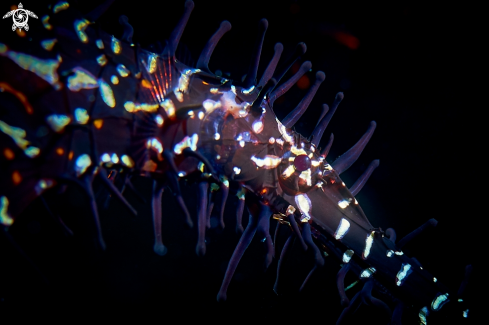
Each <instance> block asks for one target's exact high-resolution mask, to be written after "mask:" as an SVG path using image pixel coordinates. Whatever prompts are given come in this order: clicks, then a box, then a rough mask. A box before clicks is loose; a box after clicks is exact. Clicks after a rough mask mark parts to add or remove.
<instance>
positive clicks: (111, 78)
mask: <svg viewBox="0 0 489 325" xmlns="http://www.w3.org/2000/svg"><path fill="white" fill-rule="evenodd" d="M110 82H112V84H114V85H117V84H118V83H119V78H117V76H112V77H110Z"/></svg>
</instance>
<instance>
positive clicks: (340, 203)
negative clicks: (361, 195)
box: [338, 199, 351, 209]
mask: <svg viewBox="0 0 489 325" xmlns="http://www.w3.org/2000/svg"><path fill="white" fill-rule="evenodd" d="M350 201H351V199H348V200H345V199H343V200H341V201H338V206H339V207H340V208H342V209H346V207H348V206H349V205H350Z"/></svg>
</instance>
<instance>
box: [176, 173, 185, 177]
mask: <svg viewBox="0 0 489 325" xmlns="http://www.w3.org/2000/svg"><path fill="white" fill-rule="evenodd" d="M185 175H187V173H185V172H178V177H185Z"/></svg>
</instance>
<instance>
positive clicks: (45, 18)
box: [41, 15, 53, 30]
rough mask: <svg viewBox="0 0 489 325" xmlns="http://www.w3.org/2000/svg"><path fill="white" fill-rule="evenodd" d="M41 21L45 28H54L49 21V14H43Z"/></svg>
mask: <svg viewBox="0 0 489 325" xmlns="http://www.w3.org/2000/svg"><path fill="white" fill-rule="evenodd" d="M41 21H42V25H43V26H44V28H46V29H47V30H51V29H53V25H51V24H50V23H49V16H48V15H46V16H42V17H41Z"/></svg>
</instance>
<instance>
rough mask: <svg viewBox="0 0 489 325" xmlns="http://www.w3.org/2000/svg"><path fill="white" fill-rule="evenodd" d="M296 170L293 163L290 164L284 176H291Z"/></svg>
mask: <svg viewBox="0 0 489 325" xmlns="http://www.w3.org/2000/svg"><path fill="white" fill-rule="evenodd" d="M294 172H295V168H294V166H293V165H290V166H288V167H287V168H286V169H285V170H284V172H283V173H282V177H283V178H289V177H290V176H291V175H292V174H293V173H294Z"/></svg>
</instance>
